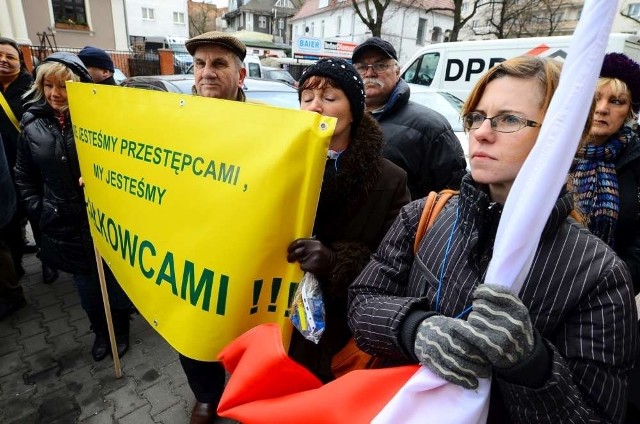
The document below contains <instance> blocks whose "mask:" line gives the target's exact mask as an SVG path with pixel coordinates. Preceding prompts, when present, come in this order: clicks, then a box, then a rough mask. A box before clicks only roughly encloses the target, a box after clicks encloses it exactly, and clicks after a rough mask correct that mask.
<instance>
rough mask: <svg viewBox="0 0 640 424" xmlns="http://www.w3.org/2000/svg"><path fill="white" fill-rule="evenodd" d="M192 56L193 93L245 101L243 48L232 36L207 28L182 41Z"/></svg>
mask: <svg viewBox="0 0 640 424" xmlns="http://www.w3.org/2000/svg"><path fill="white" fill-rule="evenodd" d="M185 47H186V48H187V50H188V51H189V53H190V54H191V56H193V70H194V74H195V90H196V93H197V94H198V95H200V96H204V97H215V98H217V99H226V100H238V101H241V102H243V101H244V100H245V97H244V92H243V91H242V84H243V82H244V78H245V76H246V74H247V70H246V69H245V67H244V62H243V60H244V58H245V56H246V55H247V48H246V47H245V45H244V44H243V43H242V42H241V41H240V40H238V39H237V38H236V37H234V36H232V35H229V34H227V33H224V32H218V31H211V32H205V33H204V34H200V35H197V36H195V37H193V38H191V39H189V40H187V42H186V43H185Z"/></svg>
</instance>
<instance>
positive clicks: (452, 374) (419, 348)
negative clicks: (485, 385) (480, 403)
mask: <svg viewBox="0 0 640 424" xmlns="http://www.w3.org/2000/svg"><path fill="white" fill-rule="evenodd" d="M474 342H475V336H474V335H473V334H472V332H471V331H470V328H469V325H468V324H467V323H466V322H465V321H463V320H461V319H458V318H449V317H445V316H442V315H435V316H432V317H429V318H427V319H425V320H424V321H422V323H421V324H420V326H419V327H418V333H417V334H416V340H415V344H414V352H415V354H416V356H417V357H418V360H419V361H420V363H421V364H422V365H424V366H425V367H427V368H429V369H430V370H431V371H432V372H433V373H435V374H437V375H439V376H440V377H442V378H443V379H445V380H447V381H448V382H450V383H453V384H457V385H459V386H462V387H464V388H466V389H475V388H477V387H478V378H482V377H489V375H491V364H490V363H489V361H488V360H487V358H486V357H485V356H484V355H483V353H482V351H481V350H480V349H478V348H477V347H476V346H475V345H474Z"/></svg>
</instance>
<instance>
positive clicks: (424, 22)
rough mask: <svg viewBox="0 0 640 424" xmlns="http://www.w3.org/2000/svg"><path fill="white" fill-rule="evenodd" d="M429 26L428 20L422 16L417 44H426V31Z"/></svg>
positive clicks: (419, 21)
mask: <svg viewBox="0 0 640 424" xmlns="http://www.w3.org/2000/svg"><path fill="white" fill-rule="evenodd" d="M426 28H427V20H426V19H424V18H420V19H419V20H418V33H417V34H416V44H417V45H419V46H424V33H425V30H426Z"/></svg>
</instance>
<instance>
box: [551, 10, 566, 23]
mask: <svg viewBox="0 0 640 424" xmlns="http://www.w3.org/2000/svg"><path fill="white" fill-rule="evenodd" d="M563 18H564V13H562V12H560V13H558V14H557V15H556V16H554V17H553V22H555V23H558V22H562V21H563V20H564V19H563Z"/></svg>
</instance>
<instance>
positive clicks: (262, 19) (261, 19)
mask: <svg viewBox="0 0 640 424" xmlns="http://www.w3.org/2000/svg"><path fill="white" fill-rule="evenodd" d="M266 27H267V17H266V16H258V28H263V29H264V28H266Z"/></svg>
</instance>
